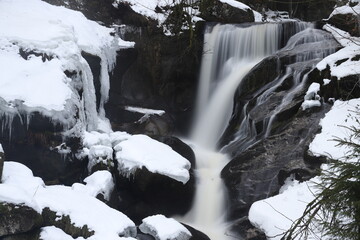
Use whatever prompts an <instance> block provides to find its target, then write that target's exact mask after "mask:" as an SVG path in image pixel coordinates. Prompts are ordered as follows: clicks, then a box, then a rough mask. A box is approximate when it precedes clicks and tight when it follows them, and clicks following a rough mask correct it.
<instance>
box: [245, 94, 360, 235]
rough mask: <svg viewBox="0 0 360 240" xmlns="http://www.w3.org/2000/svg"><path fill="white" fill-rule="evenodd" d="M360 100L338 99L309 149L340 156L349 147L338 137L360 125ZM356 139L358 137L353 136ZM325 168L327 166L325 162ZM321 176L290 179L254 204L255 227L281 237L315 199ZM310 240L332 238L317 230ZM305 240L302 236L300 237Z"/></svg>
mask: <svg viewBox="0 0 360 240" xmlns="http://www.w3.org/2000/svg"><path fill="white" fill-rule="evenodd" d="M359 106H360V99H352V100H350V101H339V100H338V101H336V102H335V103H334V105H333V107H332V109H331V110H330V111H329V112H328V113H327V114H326V115H325V117H324V118H323V119H322V120H321V122H320V125H321V127H322V130H321V133H319V134H317V135H316V136H315V138H314V140H313V141H312V143H311V144H310V146H309V151H310V152H311V153H312V154H313V155H315V156H329V157H333V158H335V159H340V158H341V157H343V156H345V155H346V153H347V152H348V150H349V149H347V148H346V147H339V146H336V145H337V144H336V142H335V141H333V139H334V138H336V137H338V138H349V136H350V134H351V132H350V130H349V129H347V127H351V126H358V122H357V114H356V113H354V111H356V112H358V108H359ZM353 140H355V139H353ZM322 168H323V169H324V168H327V166H326V165H323V166H322ZM320 181H321V180H320V178H319V177H315V178H313V179H311V180H310V181H307V182H302V183H299V182H297V181H295V180H288V181H287V184H286V185H285V186H284V187H282V189H281V190H280V194H279V195H276V196H274V197H271V198H268V199H264V200H261V201H257V202H255V203H253V205H252V206H251V208H250V211H249V220H250V221H251V223H252V224H253V225H254V226H257V227H258V228H260V229H262V230H263V231H264V232H265V233H266V235H267V236H268V238H269V239H274V240H280V239H281V237H282V234H283V233H284V232H285V231H286V230H287V229H289V228H290V226H291V224H292V222H293V221H294V220H296V219H298V218H299V217H301V215H302V213H303V211H304V210H305V207H306V205H307V203H309V202H310V201H312V200H313V199H314V194H316V193H317V192H318V191H319V189H318V188H317V184H318V183H320ZM315 234H316V236H310V238H309V240H313V239H314V240H315V239H331V238H326V237H324V236H322V235H321V231H318V232H315ZM299 240H301V239H299Z"/></svg>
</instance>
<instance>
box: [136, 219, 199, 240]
mask: <svg viewBox="0 0 360 240" xmlns="http://www.w3.org/2000/svg"><path fill="white" fill-rule="evenodd" d="M139 229H140V231H142V232H143V233H146V234H150V235H152V236H153V237H154V238H155V239H156V240H168V239H174V240H188V239H190V237H191V236H192V235H191V233H190V232H189V230H188V229H187V228H186V227H184V226H183V225H182V224H181V223H179V222H177V221H176V220H175V219H173V218H167V217H165V216H163V215H155V216H150V217H147V218H145V219H143V220H142V224H141V225H140V226H139Z"/></svg>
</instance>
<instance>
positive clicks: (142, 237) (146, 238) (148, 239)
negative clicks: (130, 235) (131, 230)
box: [136, 231, 155, 240]
mask: <svg viewBox="0 0 360 240" xmlns="http://www.w3.org/2000/svg"><path fill="white" fill-rule="evenodd" d="M138 232H139V233H138V234H137V235H136V239H138V240H155V238H154V237H153V236H151V235H149V234H144V233H140V231H138Z"/></svg>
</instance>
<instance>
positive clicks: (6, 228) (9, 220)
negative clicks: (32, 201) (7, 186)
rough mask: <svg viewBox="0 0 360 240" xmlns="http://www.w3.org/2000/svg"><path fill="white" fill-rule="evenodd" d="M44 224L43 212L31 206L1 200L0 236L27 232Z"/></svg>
mask: <svg viewBox="0 0 360 240" xmlns="http://www.w3.org/2000/svg"><path fill="white" fill-rule="evenodd" d="M42 224H43V218H42V216H41V214H39V213H38V212H37V211H35V210H34V209H32V208H31V207H28V206H24V205H15V204H11V203H5V202H0V237H1V236H6V235H13V234H20V233H26V232H29V231H31V230H33V229H36V228H40V227H41V226H42Z"/></svg>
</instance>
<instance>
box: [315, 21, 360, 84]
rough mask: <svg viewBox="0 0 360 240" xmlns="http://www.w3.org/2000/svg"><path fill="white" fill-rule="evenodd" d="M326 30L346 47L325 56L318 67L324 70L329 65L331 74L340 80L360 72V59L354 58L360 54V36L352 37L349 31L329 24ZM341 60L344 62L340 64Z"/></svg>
mask: <svg viewBox="0 0 360 240" xmlns="http://www.w3.org/2000/svg"><path fill="white" fill-rule="evenodd" d="M324 30H326V31H329V32H331V33H332V34H333V36H334V37H335V39H336V40H337V41H338V42H339V43H340V44H341V45H342V46H343V47H344V48H342V49H340V50H339V51H337V52H336V53H334V54H331V55H329V56H327V57H326V58H324V59H323V60H322V61H320V62H319V63H318V64H317V65H316V67H317V68H318V69H319V70H320V71H322V70H325V69H326V67H327V66H329V67H330V72H331V75H332V76H335V77H337V78H338V80H340V79H341V78H343V77H346V76H349V75H356V74H360V61H359V60H352V58H354V57H355V56H358V55H359V52H360V38H357V37H352V36H350V35H349V33H347V32H345V31H343V30H340V29H338V28H336V27H334V26H331V25H329V24H326V25H325V26H324ZM339 60H344V62H342V63H340V64H339V63H337V61H339Z"/></svg>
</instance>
